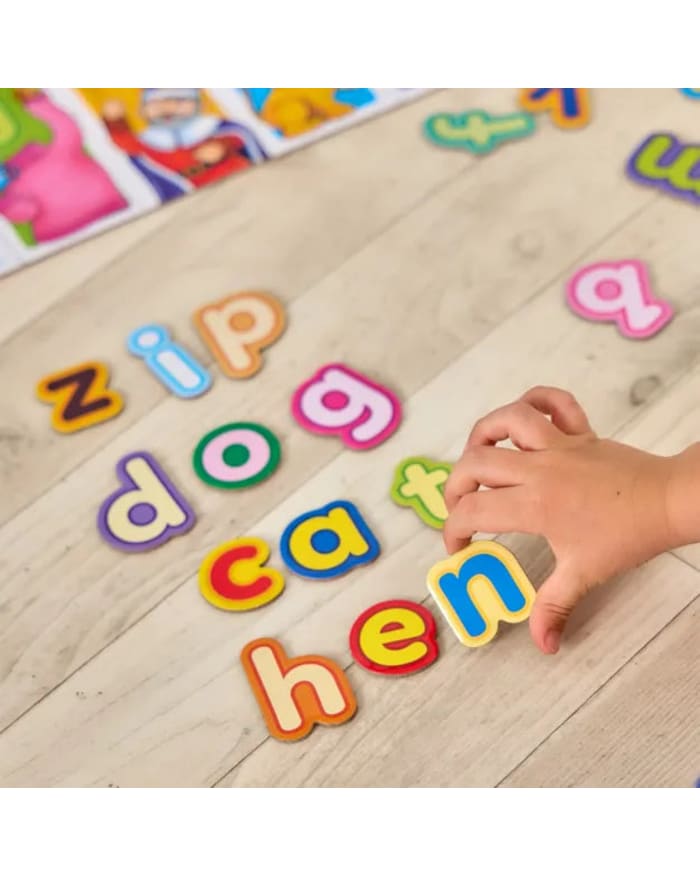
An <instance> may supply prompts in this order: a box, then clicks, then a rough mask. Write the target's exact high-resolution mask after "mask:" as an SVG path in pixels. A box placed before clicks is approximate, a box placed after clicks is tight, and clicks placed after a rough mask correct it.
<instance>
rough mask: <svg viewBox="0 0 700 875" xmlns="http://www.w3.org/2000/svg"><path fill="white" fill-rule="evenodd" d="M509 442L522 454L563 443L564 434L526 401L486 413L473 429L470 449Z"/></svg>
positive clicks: (469, 444) (468, 443)
mask: <svg viewBox="0 0 700 875" xmlns="http://www.w3.org/2000/svg"><path fill="white" fill-rule="evenodd" d="M508 438H509V439H510V440H511V441H512V442H513V443H514V444H515V446H516V447H519V448H520V449H521V450H544V449H547V448H548V447H552V446H555V445H556V444H558V443H560V442H561V438H562V432H560V431H559V429H558V428H557V427H556V426H555V425H554V424H553V423H552V422H550V421H549V419H547V417H546V416H544V415H543V414H542V413H540V412H539V410H535V408H534V407H533V406H532V405H531V404H528V403H527V402H526V401H522V400H521V401H515V402H513V403H512V404H506V406H505V407H499V408H498V409H497V410H494V411H492V412H491V413H487V414H486V416H484V417H482V418H481V419H480V420H479V421H478V422H477V423H476V425H475V426H474V428H473V429H472V432H471V434H470V435H469V440H468V441H467V447H478V446H488V445H493V444H497V443H498V442H499V441H503V440H506V439H508Z"/></svg>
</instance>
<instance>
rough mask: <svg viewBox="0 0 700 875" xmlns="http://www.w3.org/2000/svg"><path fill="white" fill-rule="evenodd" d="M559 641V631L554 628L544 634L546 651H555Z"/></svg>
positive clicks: (557, 648)
mask: <svg viewBox="0 0 700 875" xmlns="http://www.w3.org/2000/svg"><path fill="white" fill-rule="evenodd" d="M560 641H561V632H557V631H556V629H550V630H549V632H547V634H546V635H545V636H544V646H545V648H546V650H547V653H556V652H557V651H558V650H559V642H560Z"/></svg>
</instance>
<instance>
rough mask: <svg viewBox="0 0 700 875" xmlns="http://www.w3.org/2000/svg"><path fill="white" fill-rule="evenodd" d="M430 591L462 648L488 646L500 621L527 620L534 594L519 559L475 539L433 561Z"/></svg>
mask: <svg viewBox="0 0 700 875" xmlns="http://www.w3.org/2000/svg"><path fill="white" fill-rule="evenodd" d="M428 591H429V592H430V594H431V595H432V597H433V598H434V599H435V601H436V602H437V605H438V607H439V608H440V610H441V611H442V613H443V615H444V617H445V619H446V620H447V622H448V623H449V624H450V626H451V627H452V631H453V632H454V633H455V635H456V636H457V638H458V639H459V640H460V641H461V643H462V644H464V645H465V647H481V646H482V645H483V644H488V642H489V641H491V639H492V638H493V637H494V635H495V634H496V632H497V631H498V623H499V620H502V621H504V622H506V623H521V622H522V621H523V620H526V619H527V618H528V617H529V616H530V611H531V610H532V606H533V604H534V603H535V596H536V593H535V590H534V587H533V586H532V584H531V583H530V581H529V579H528V577H527V575H526V574H525V572H524V571H523V569H522V567H521V565H520V563H519V562H518V560H517V559H516V558H515V556H514V555H513V554H512V553H511V552H510V550H508V549H507V548H506V547H504V546H503V544H498V543H497V542H496V541H473V542H472V543H471V544H470V545H469V546H468V547H465V549H464V550H460V551H459V553H455V554H454V556H450V557H449V559H443V560H442V562H438V563H436V564H435V565H433V567H432V568H431V569H430V571H429V572H428Z"/></svg>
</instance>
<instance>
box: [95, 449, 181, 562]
mask: <svg viewBox="0 0 700 875" xmlns="http://www.w3.org/2000/svg"><path fill="white" fill-rule="evenodd" d="M117 477H118V478H119V481H120V482H121V484H122V487H121V489H118V490H117V491H116V492H114V493H113V494H112V495H110V496H109V498H107V499H106V500H105V501H104V502H103V503H102V506H101V507H100V510H99V512H98V515H97V525H98V528H99V530H100V532H101V534H102V537H103V538H104V539H105V541H107V542H108V543H109V544H111V545H112V546H113V547H116V548H117V549H118V550H127V551H129V552H140V551H142V550H152V549H153V548H154V547H159V546H160V545H161V544H164V543H165V542H166V541H169V540H170V539H171V538H174V537H175V536H176V535H182V534H184V533H185V532H188V531H189V530H190V529H191V528H192V526H193V525H194V522H195V516H194V512H193V511H192V509H191V508H190V506H189V505H188V504H187V502H186V501H185V499H184V498H183V496H182V495H181V494H180V493H179V492H178V491H177V489H176V488H175V486H174V485H173V484H172V483H171V481H170V480H169V479H168V477H167V475H166V474H165V471H163V469H162V468H161V467H160V465H159V464H158V462H156V460H155V459H154V458H153V456H152V455H151V454H150V453H131V454H130V455H128V456H124V457H123V458H122V459H120V460H119V462H118V463H117Z"/></svg>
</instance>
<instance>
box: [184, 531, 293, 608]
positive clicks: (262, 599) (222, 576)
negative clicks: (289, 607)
mask: <svg viewBox="0 0 700 875" xmlns="http://www.w3.org/2000/svg"><path fill="white" fill-rule="evenodd" d="M269 556H270V548H269V547H268V546H267V544H266V543H265V542H264V541H262V540H261V539H260V538H235V539H234V540H233V541H227V542H226V543H225V544H221V546H219V547H217V548H216V549H215V550H212V551H211V553H209V554H208V556H207V557H206V558H205V559H204V562H202V565H201V566H200V569H199V591H200V592H201V593H202V595H203V596H204V598H205V599H206V600H207V601H208V602H211V603H212V604H213V605H214V606H215V607H217V608H221V609H222V610H223V611H252V610H254V609H255V608H260V607H262V606H263V605H266V604H268V602H271V601H273V600H274V599H276V598H277V596H278V595H281V593H282V590H283V589H284V577H283V576H282V574H281V573H280V572H279V571H276V570H275V569H274V568H267V567H265V562H267V560H268V558H269Z"/></svg>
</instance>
